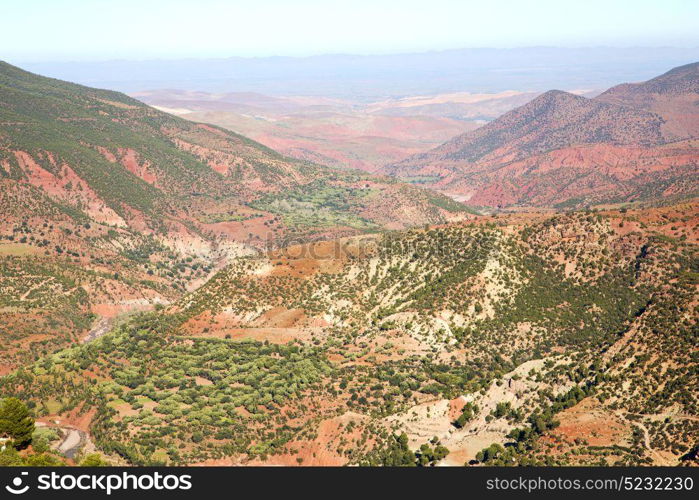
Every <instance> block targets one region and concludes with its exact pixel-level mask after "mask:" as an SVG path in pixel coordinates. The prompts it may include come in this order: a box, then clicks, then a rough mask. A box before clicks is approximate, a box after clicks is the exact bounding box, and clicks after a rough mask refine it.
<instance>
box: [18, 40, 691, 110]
mask: <svg viewBox="0 0 699 500" xmlns="http://www.w3.org/2000/svg"><path fill="white" fill-rule="evenodd" d="M696 60H699V47H695V48H672V47H656V48H653V47H630V48H615V47H582V48H561V47H529V48H513V49H496V48H474V49H459V50H445V51H434V52H425V53H417V54H386V55H366V56H361V55H343V54H336V55H321V56H313V57H260V58H244V57H231V58H224V59H181V60H144V61H123V60H121V61H102V62H45V63H40V62H33V63H22V66H23V67H26V68H27V69H29V70H31V71H34V72H37V73H40V74H44V75H49V76H53V77H55V78H61V79H64V80H69V81H74V82H78V83H82V84H85V85H91V86H96V87H103V88H109V89H113V90H120V91H123V92H135V91H140V90H148V89H164V88H170V89H173V88H174V89H187V90H200V91H206V92H259V93H262V94H271V95H304V96H325V97H336V98H348V99H360V100H365V101H366V102H370V101H375V100H378V99H383V98H385V97H405V96H415V95H424V94H442V93H451V92H463V91H467V92H472V93H496V92H503V91H507V90H521V91H535V92H542V91H546V90H548V89H550V88H560V89H602V88H607V87H609V86H610V85H614V84H615V83H618V82H624V81H626V82H628V81H640V80H645V79H647V78H651V77H652V76H654V75H657V74H659V73H660V72H662V71H664V70H665V69H666V68H668V67H672V66H678V65H680V64H684V63H686V62H687V61H696Z"/></svg>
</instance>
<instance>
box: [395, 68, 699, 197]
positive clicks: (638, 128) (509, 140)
mask: <svg viewBox="0 0 699 500" xmlns="http://www.w3.org/2000/svg"><path fill="white" fill-rule="evenodd" d="M698 89H699V64H697V63H694V64H690V65H686V66H683V67H680V68H675V69H673V70H671V71H669V72H667V73H665V74H663V75H660V76H658V77H656V78H654V79H652V80H649V82H646V83H641V84H628V85H626V84H624V85H621V86H616V87H613V88H612V89H609V90H608V91H606V92H604V93H602V94H601V95H600V96H598V97H594V98H592V99H587V98H585V97H581V96H576V95H574V94H570V93H567V92H562V91H558V90H552V91H548V92H546V93H544V94H542V95H541V96H538V97H536V98H534V99H533V100H532V101H530V102H529V103H527V104H525V105H523V106H521V107H519V108H517V109H514V110H512V111H510V112H508V113H506V114H504V115H502V116H501V117H500V118H498V119H496V120H494V121H493V122H490V123H488V124H486V125H484V126H482V127H481V128H479V129H476V130H475V131H472V132H467V133H465V134H462V135H460V136H457V137H455V138H453V139H451V140H450V141H448V142H446V143H445V144H443V145H442V146H439V147H437V148H435V149H433V150H431V151H428V152H427V153H423V154H421V155H417V156H414V157H412V158H409V159H407V160H404V161H402V162H399V163H396V164H393V165H391V166H389V167H387V169H386V171H387V172H389V173H391V174H392V175H396V176H397V177H399V178H400V177H411V176H419V175H430V174H431V175H437V176H439V179H438V180H437V181H435V182H433V183H431V184H428V185H429V186H432V187H434V188H436V189H439V190H441V191H443V192H446V193H449V194H451V195H453V196H455V197H457V198H459V199H462V200H463V199H465V200H468V201H469V203H473V204H476V205H478V204H483V205H490V206H507V205H512V204H524V205H527V204H530V205H534V206H542V205H543V206H547V205H548V206H551V205H555V204H561V203H567V202H570V201H571V200H572V199H573V198H576V197H578V196H575V193H574V190H575V186H574V184H571V182H573V183H574V182H576V181H575V179H576V178H577V179H578V181H577V182H579V183H580V194H581V195H582V198H584V199H586V200H589V202H592V203H600V202H604V201H612V200H614V201H621V200H623V199H627V200H629V201H632V200H634V199H640V198H644V199H649V198H658V197H663V196H664V193H665V192H666V191H668V190H670V191H671V192H677V191H680V192H685V193H687V195H691V194H693V193H695V192H696V190H697V186H696V182H694V183H692V176H691V175H689V174H690V172H692V171H694V170H695V169H696V168H697V165H698V164H699V154H698V152H697V148H696V146H695V145H693V144H692V142H691V139H694V138H697V137H699V107H698V106H697V105H696V103H697V102H699V93H697V92H699V90H698ZM666 96H669V97H666ZM681 141H685V142H684V143H683V142H681ZM687 141H689V142H687ZM672 143H675V144H674V145H672ZM585 148H587V149H590V148H592V150H594V149H595V148H596V149H598V150H599V149H600V148H602V149H604V148H606V150H607V153H608V156H609V155H611V157H618V160H614V161H615V164H611V163H610V162H609V161H606V160H605V159H604V156H605V154H607V153H604V152H603V151H602V150H599V151H597V152H595V151H589V152H585V153H583V156H586V158H581V157H580V154H581V153H580V151H581V150H583V149H585ZM624 151H625V152H624ZM624 155H627V156H628V160H627V165H623V161H624V160H623V159H622V158H623V156H624ZM650 158H655V159H654V160H651V162H649V161H648V159H650ZM677 169H681V170H682V171H683V172H685V173H683V174H678V173H677V172H676V170H677ZM612 170H614V172H612ZM654 170H655V173H654V172H653V171H654ZM500 172H509V173H508V174H507V180H506V182H505V184H506V186H505V190H506V191H509V194H505V193H504V192H503V193H502V195H499V194H498V193H497V191H498V190H500V191H502V188H503V186H502V184H500V185H498V182H500V181H502V180H503V179H502V177H501V174H500ZM610 172H611V175H610ZM599 175H601V176H602V177H599V178H597V179H595V178H593V177H590V176H599ZM648 176H651V177H652V176H654V177H656V179H655V181H654V182H660V183H664V185H665V187H664V188H663V189H662V190H658V191H656V192H655V193H643V192H642V191H643V189H644V186H645V185H647V184H648ZM513 182H514V183H513ZM590 182H591V183H592V184H593V185H596V188H595V186H593V187H592V191H589V189H588V187H587V186H586V183H590ZM609 183H612V184H615V185H619V184H624V185H625V187H624V188H623V189H622V190H621V193H622V195H621V196H616V197H612V195H611V192H610V189H608V188H607V187H606V186H607V185H608V184H609ZM687 183H689V184H687ZM508 184H509V186H507V185H508ZM551 188H553V189H558V190H559V193H555V192H549V193H548V194H543V191H544V190H546V191H550V189H551ZM595 191H597V192H595Z"/></svg>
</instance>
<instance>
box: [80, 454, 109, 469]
mask: <svg viewBox="0 0 699 500" xmlns="http://www.w3.org/2000/svg"><path fill="white" fill-rule="evenodd" d="M80 465H81V466H82V467H109V466H110V465H111V464H110V463H109V462H107V461H106V460H105V459H104V458H103V457H102V455H100V454H99V453H90V454H89V455H87V456H86V457H85V458H84V459H83V461H82V462H80Z"/></svg>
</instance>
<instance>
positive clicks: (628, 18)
mask: <svg viewBox="0 0 699 500" xmlns="http://www.w3.org/2000/svg"><path fill="white" fill-rule="evenodd" d="M0 8H1V12H2V17H3V21H4V22H3V28H2V30H0V59H4V60H8V61H12V62H36V61H99V60H113V59H134V60H144V59H179V58H189V57H195V58H218V57H231V56H245V57H265V56H310V55H319V54H338V53H344V54H390V53H406V52H424V51H430V50H445V49H452V48H472V47H497V48H508V47H530V46H559V47H589V46H616V47H629V46H655V47H658V46H674V47H697V46H699V1H698V0H586V1H583V0H579V1H573V0H567V1H566V0H527V1H525V0H478V1H470V0H417V1H416V0H390V1H389V0H351V1H346V0H248V1H242V0H228V1H222V0H188V1H185V0H120V1H113V0H0Z"/></svg>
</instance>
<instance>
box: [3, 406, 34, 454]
mask: <svg viewBox="0 0 699 500" xmlns="http://www.w3.org/2000/svg"><path fill="white" fill-rule="evenodd" d="M33 433H34V419H33V418H32V416H31V415H30V414H29V409H28V408H27V406H26V405H25V404H24V403H22V402H21V401H20V400H19V399H17V398H7V399H5V400H4V401H3V402H2V405H0V436H4V437H7V438H10V439H12V445H13V446H14V447H15V448H17V449H20V448H26V447H27V446H28V445H29V443H31V442H32V434H33Z"/></svg>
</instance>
